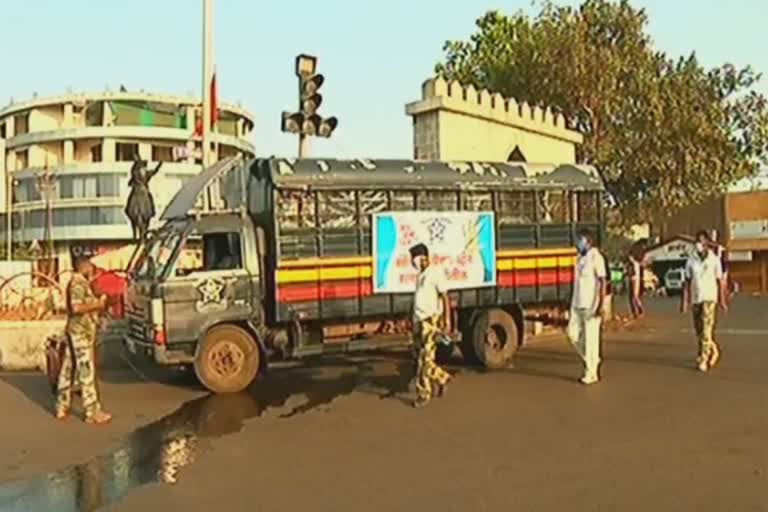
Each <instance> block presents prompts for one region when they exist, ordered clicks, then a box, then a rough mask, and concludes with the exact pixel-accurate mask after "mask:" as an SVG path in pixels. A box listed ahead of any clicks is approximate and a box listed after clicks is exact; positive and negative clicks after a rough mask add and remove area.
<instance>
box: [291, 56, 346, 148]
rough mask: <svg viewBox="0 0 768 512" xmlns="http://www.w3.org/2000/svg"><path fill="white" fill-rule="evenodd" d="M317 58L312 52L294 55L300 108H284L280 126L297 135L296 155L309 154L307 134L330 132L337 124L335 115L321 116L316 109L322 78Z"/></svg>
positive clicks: (318, 105) (320, 101) (308, 135)
mask: <svg viewBox="0 0 768 512" xmlns="http://www.w3.org/2000/svg"><path fill="white" fill-rule="evenodd" d="M316 71H317V58H316V57H313V56H311V55H303V54H302V55H299V56H298V57H296V77H297V78H298V79H299V108H298V110H297V111H295V112H283V114H282V123H281V130H282V131H283V132H287V133H293V134H296V135H298V136H299V148H298V149H299V151H298V153H299V158H306V157H307V156H308V154H309V138H310V137H312V136H317V137H325V138H328V137H330V136H331V134H332V133H333V131H334V130H335V129H336V126H338V124H339V121H338V120H337V119H336V118H335V117H329V118H322V117H320V115H319V114H318V113H317V110H318V108H319V107H320V105H321V104H322V102H323V96H322V95H321V94H319V92H318V91H319V89H320V87H322V85H323V83H324V82H325V78H324V77H323V75H320V74H317V73H316Z"/></svg>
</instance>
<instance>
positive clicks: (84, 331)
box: [55, 255, 112, 424]
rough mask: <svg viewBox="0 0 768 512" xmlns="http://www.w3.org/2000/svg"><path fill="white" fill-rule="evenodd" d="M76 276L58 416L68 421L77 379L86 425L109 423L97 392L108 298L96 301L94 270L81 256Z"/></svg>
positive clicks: (71, 289)
mask: <svg viewBox="0 0 768 512" xmlns="http://www.w3.org/2000/svg"><path fill="white" fill-rule="evenodd" d="M74 268H75V274H74V275H73V276H72V280H71V281H70V282H69V286H67V325H66V335H67V338H68V340H67V345H66V349H65V354H64V358H63V361H62V365H61V371H60V373H59V380H58V387H57V392H56V406H55V410H56V412H55V414H56V418H57V419H65V418H66V417H67V416H68V415H69V411H70V408H71V405H72V386H73V384H74V380H75V379H77V381H78V383H79V384H80V391H81V394H82V398H83V407H84V409H85V421H86V423H91V424H102V423H107V422H109V421H110V420H111V419H112V416H111V415H110V414H109V413H106V412H104V411H103V410H102V409H101V403H100V402H99V396H98V391H97V389H96V368H95V360H94V359H95V358H94V348H95V345H96V337H97V334H98V329H99V313H101V312H103V311H105V310H106V307H107V297H106V296H104V295H102V296H101V297H100V298H98V299H97V298H96V296H95V295H94V293H93V290H92V289H91V283H90V282H91V278H92V277H93V276H94V267H93V264H92V263H91V262H90V260H89V259H88V258H87V257H86V256H84V255H79V256H77V257H75V258H74Z"/></svg>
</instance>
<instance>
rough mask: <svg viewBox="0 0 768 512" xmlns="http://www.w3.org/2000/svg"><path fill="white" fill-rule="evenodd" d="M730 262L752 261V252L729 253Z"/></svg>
mask: <svg viewBox="0 0 768 512" xmlns="http://www.w3.org/2000/svg"><path fill="white" fill-rule="evenodd" d="M728 261H752V251H728Z"/></svg>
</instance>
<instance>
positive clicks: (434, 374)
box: [410, 244, 451, 408]
mask: <svg viewBox="0 0 768 512" xmlns="http://www.w3.org/2000/svg"><path fill="white" fill-rule="evenodd" d="M410 254H411V262H412V263H413V266H414V267H416V269H417V270H418V271H419V275H418V277H417V280H416V292H415V294H414V297H413V326H414V329H413V330H414V338H415V339H414V343H415V344H416V346H417V349H418V356H417V360H416V394H417V398H416V401H415V402H414V404H413V405H414V407H417V408H418V407H423V406H425V405H427V403H429V401H430V400H431V399H432V398H433V396H442V395H443V394H444V393H445V387H446V386H447V385H448V381H450V379H451V376H450V374H448V372H446V371H445V370H443V369H442V368H440V367H439V366H438V365H437V363H435V352H436V351H437V338H438V336H439V335H440V334H441V333H442V332H450V328H451V303H450V299H449V298H448V283H447V279H446V277H445V272H444V271H443V269H441V268H439V267H436V266H433V265H430V262H429V250H428V249H427V246H426V245H424V244H418V245H415V246H413V247H411V249H410Z"/></svg>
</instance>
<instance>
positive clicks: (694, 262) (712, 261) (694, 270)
mask: <svg viewBox="0 0 768 512" xmlns="http://www.w3.org/2000/svg"><path fill="white" fill-rule="evenodd" d="M722 278H723V264H722V262H721V261H720V258H718V257H717V256H715V254H714V253H713V252H712V251H707V255H706V256H705V257H704V258H703V259H702V257H701V256H699V255H698V254H694V255H693V256H691V257H690V258H688V262H687V263H686V264H685V279H686V280H687V281H690V283H691V302H692V303H694V304H701V303H702V302H718V297H719V293H718V292H719V290H718V286H719V280H720V279H722Z"/></svg>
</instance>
